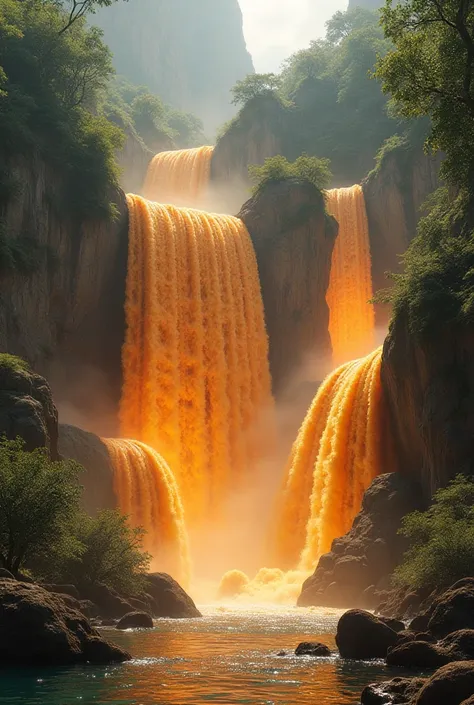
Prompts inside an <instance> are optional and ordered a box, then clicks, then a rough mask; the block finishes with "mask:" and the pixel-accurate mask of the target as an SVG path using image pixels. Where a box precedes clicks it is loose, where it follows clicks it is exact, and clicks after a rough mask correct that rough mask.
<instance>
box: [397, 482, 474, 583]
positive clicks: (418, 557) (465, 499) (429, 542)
mask: <svg viewBox="0 0 474 705" xmlns="http://www.w3.org/2000/svg"><path fill="white" fill-rule="evenodd" d="M400 533H401V534H402V535H403V536H405V537H406V538H407V539H408V540H409V541H410V544H411V546H410V549H409V550H408V551H407V553H406V554H405V557H404V560H403V563H402V564H401V565H400V566H399V567H398V568H397V570H396V573H395V577H396V580H397V581H398V582H399V583H401V584H403V585H407V586H409V587H411V588H413V589H419V588H426V589H428V590H432V589H433V588H439V587H447V586H449V585H452V584H453V583H454V582H456V581H457V580H460V579H461V578H464V577H466V576H469V575H473V574H474V482H473V479H472V478H471V477H464V476H463V475H458V476H457V477H456V478H455V479H454V480H453V481H452V482H451V483H450V484H449V485H448V487H446V488H445V489H442V490H438V492H437V493H436V494H435V496H434V500H433V504H432V506H431V507H430V508H429V509H428V510H427V511H426V512H413V513H412V514H409V515H408V516H406V517H405V519H404V520H403V525H402V529H401V532H400Z"/></svg>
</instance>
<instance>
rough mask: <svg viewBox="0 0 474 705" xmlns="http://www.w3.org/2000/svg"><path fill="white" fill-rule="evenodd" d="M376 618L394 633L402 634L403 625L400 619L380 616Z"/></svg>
mask: <svg viewBox="0 0 474 705" xmlns="http://www.w3.org/2000/svg"><path fill="white" fill-rule="evenodd" d="M377 617H378V619H380V621H381V622H383V623H384V624H386V625H387V627H390V629H393V631H394V632H397V633H398V632H402V631H403V630H404V629H405V624H404V623H403V622H402V620H401V619H394V617H381V616H380V615H377Z"/></svg>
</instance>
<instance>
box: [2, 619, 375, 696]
mask: <svg viewBox="0 0 474 705" xmlns="http://www.w3.org/2000/svg"><path fill="white" fill-rule="evenodd" d="M203 611H204V615H205V616H204V618H203V619H195V620H159V621H158V622H157V623H156V627H155V629H153V630H147V631H128V632H118V631H116V630H114V629H109V630H104V633H105V634H107V637H108V638H109V639H111V640H113V641H115V642H117V643H118V644H120V645H121V646H123V647H125V648H126V649H128V650H129V651H130V652H131V654H132V656H133V661H131V662H129V663H126V664H122V665H119V666H113V667H107V668H97V667H76V668H67V669H55V670H44V669H43V670H41V671H40V670H21V671H20V670H17V671H14V670H8V671H2V672H1V676H0V703H1V704H2V705H7V704H8V705H14V704H15V705H16V704H17V703H18V704H19V703H21V704H22V705H77V704H79V703H80V704H82V705H84V704H86V705H87V704H88V703H94V704H97V703H99V704H100V703H117V704H118V705H151V704H155V703H160V704H162V705H187V704H188V703H189V704H191V703H192V705H199V704H203V703H214V704H218V705H227V704H229V705H230V704H232V705H233V704H236V703H252V704H259V705H260V704H264V705H290V704H291V705H293V704H295V703H298V705H306V704H309V703H311V705H355V704H356V703H358V702H359V696H360V693H361V691H362V689H363V687H364V686H365V685H367V683H370V682H372V681H374V680H379V679H380V680H381V679H383V678H386V677H387V671H386V668H385V667H384V665H383V664H382V663H363V662H362V663H357V662H343V661H341V660H340V659H339V658H337V657H331V658H327V659H311V658H310V657H297V656H294V655H292V652H293V651H294V649H295V647H296V646H297V644H298V643H299V642H300V641H309V640H317V641H322V642H324V643H325V644H327V645H328V646H329V647H330V648H334V636H333V635H334V633H335V629H336V624H337V619H338V616H339V615H338V613H336V612H334V611H330V610H326V611H325V610H314V611H312V610H298V609H285V610H282V609H281V610H273V609H262V608H247V609H245V610H241V609H237V608H232V607H228V608H222V607H221V608H216V607H209V608H207V609H206V608H204V610H203ZM282 649H283V650H287V651H288V652H289V654H288V655H287V656H283V657H282V656H277V653H278V651H280V650H282Z"/></svg>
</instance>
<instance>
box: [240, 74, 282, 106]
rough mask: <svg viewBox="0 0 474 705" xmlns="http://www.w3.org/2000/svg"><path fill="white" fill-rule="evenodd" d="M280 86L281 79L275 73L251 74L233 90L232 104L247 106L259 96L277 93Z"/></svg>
mask: <svg viewBox="0 0 474 705" xmlns="http://www.w3.org/2000/svg"><path fill="white" fill-rule="evenodd" d="M280 86H281V78H280V76H277V75H276V74H274V73H251V74H249V75H248V76H246V77H245V78H244V79H242V80H241V81H237V83H236V84H235V86H234V87H233V88H232V89H231V93H232V95H233V98H232V104H233V105H245V103H247V102H248V101H249V100H252V99H253V98H256V97H257V96H259V95H265V94H268V93H275V92H276V91H278V90H279V88H280Z"/></svg>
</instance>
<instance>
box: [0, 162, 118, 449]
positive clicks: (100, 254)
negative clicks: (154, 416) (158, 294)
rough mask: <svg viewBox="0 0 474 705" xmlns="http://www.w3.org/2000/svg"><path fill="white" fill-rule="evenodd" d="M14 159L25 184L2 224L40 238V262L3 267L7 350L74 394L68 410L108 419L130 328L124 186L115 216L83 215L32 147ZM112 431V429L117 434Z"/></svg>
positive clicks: (0, 323) (60, 400)
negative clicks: (26, 267) (25, 268)
mask: <svg viewBox="0 0 474 705" xmlns="http://www.w3.org/2000/svg"><path fill="white" fill-rule="evenodd" d="M7 167H8V171H9V173H10V174H11V177H12V179H14V181H15V183H18V184H20V186H21V187H20V188H19V190H18V193H17V194H15V197H14V198H12V199H10V201H9V203H8V205H6V206H5V207H4V208H3V209H2V212H1V213H0V215H1V216H2V220H3V222H4V226H5V232H6V235H7V237H8V238H9V239H13V240H19V241H21V240H22V239H23V240H25V238H27V240H28V242H29V243H34V246H35V253H36V255H37V261H36V262H35V263H34V268H33V271H32V272H31V273H29V274H21V273H20V272H18V271H2V273H1V275H0V283H1V306H0V350H3V351H7V352H9V353H13V354H16V355H19V356H20V357H22V358H25V359H26V360H28V362H29V363H30V364H31V365H32V367H33V368H34V369H35V370H37V371H38V372H39V373H41V374H44V375H45V376H46V377H47V379H48V381H49V383H50V384H51V387H52V389H53V393H54V397H55V402H56V404H57V405H58V406H59V407H61V406H65V405H66V402H67V405H68V408H69V409H71V407H73V408H74V410H75V411H81V410H82V411H84V410H87V418H88V419H90V418H91V417H92V416H97V417H100V418H101V419H104V418H107V419H111V415H110V411H111V409H112V408H113V409H115V405H116V403H117V400H118V395H119V393H120V385H121V381H120V374H121V373H120V370H121V364H120V350H121V344H122V340H123V336H124V327H125V324H124V311H123V304H124V296H125V279H126V271H127V247H128V244H127V242H128V211H127V208H126V203H125V198H124V194H123V193H122V192H120V191H112V192H111V194H110V198H111V200H112V201H113V202H114V203H115V205H116V208H117V213H118V217H117V219H116V220H114V221H111V220H97V221H88V222H85V221H84V222H82V223H81V222H78V220H77V217H76V216H72V215H71V214H70V211H69V210H68V206H67V204H66V203H63V202H62V199H61V197H60V195H59V194H60V193H61V188H60V187H61V178H60V175H59V174H58V173H57V172H55V171H54V170H52V169H50V168H49V167H47V166H46V165H45V164H44V162H42V161H41V160H39V159H38V158H36V157H35V156H34V155H30V156H29V157H28V158H26V157H19V158H16V159H15V160H13V161H11V162H10V163H9V164H8V165H7ZM78 188H80V185H79V184H78ZM66 390H67V393H66ZM114 423H115V421H112V422H111V424H110V425H111V426H114ZM113 430H114V429H113V428H109V429H107V431H108V432H109V433H110V435H112V434H113Z"/></svg>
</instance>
